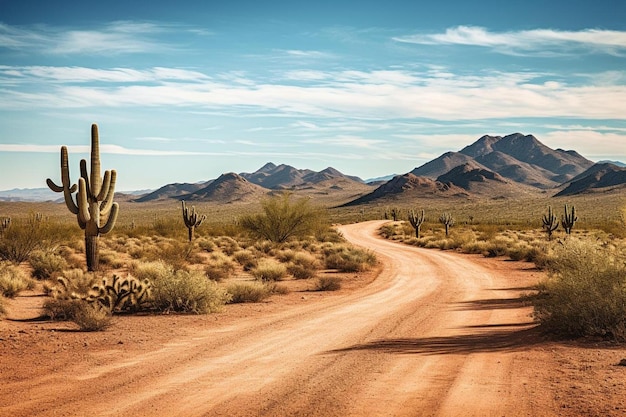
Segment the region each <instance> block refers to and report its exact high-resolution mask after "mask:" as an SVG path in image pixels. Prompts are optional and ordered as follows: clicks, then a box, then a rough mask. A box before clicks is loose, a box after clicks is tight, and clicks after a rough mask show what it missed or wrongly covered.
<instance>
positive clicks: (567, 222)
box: [561, 204, 578, 235]
mask: <svg viewBox="0 0 626 417" xmlns="http://www.w3.org/2000/svg"><path fill="white" fill-rule="evenodd" d="M568 211H569V210H568V207H567V204H566V205H565V214H564V215H562V216H561V226H563V229H565V233H566V234H568V235H569V234H571V233H572V228H573V227H574V223H576V221H577V220H578V217H577V216H576V209H575V208H574V206H572V210H571V211H570V212H569V213H568Z"/></svg>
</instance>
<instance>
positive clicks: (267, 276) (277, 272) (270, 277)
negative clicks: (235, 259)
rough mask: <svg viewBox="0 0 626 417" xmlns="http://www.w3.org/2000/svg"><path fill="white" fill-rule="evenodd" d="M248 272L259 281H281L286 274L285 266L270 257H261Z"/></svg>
mask: <svg viewBox="0 0 626 417" xmlns="http://www.w3.org/2000/svg"><path fill="white" fill-rule="evenodd" d="M250 273H251V274H252V276H253V277H254V278H256V279H258V280H261V281H282V280H283V279H285V277H286V276H287V267H286V266H285V265H283V264H281V263H280V262H277V261H276V260H274V259H272V258H263V259H261V260H260V261H259V263H258V265H257V266H256V267H255V268H253V269H251V270H250Z"/></svg>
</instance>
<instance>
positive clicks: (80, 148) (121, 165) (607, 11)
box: [0, 0, 626, 191]
mask: <svg viewBox="0 0 626 417" xmlns="http://www.w3.org/2000/svg"><path fill="white" fill-rule="evenodd" d="M624 16H626V2H622V1H618V0H612V1H605V0H594V1H582V0H567V1H561V0H552V1H544V0H542V1H536V0H527V1H524V2H517V1H516V2H503V1H501V0H498V1H474V2H468V1H465V0H441V1H428V2H426V1H419V0H412V1H398V0H386V1H368V0H360V1H342V0H334V1H326V0H317V1H306V2H303V1H299V0H291V1H283V0H273V1H271V2H270V1H267V2H263V1H258V0H257V1H248V0H224V1H185V0H179V1H176V2H172V1H158V0H156V1H155V0H151V1H145V0H135V1H128V0H123V1H118V0H109V1H107V2H103V1H90V0H82V1H74V0H67V1H63V0H56V1H55V0H0V190H11V189H14V188H41V187H46V185H45V180H46V178H51V179H52V180H53V181H55V182H56V183H59V182H60V156H59V155H60V147H61V146H62V145H66V146H67V147H68V150H69V155H70V175H71V178H72V182H76V181H77V178H78V175H79V160H80V159H83V158H85V159H87V160H88V159H89V145H90V130H91V124H92V123H97V124H98V126H99V131H100V159H101V163H102V169H103V170H106V169H115V170H116V171H117V174H118V180H117V188H116V189H117V190H118V191H132V190H145V189H155V188H158V187H161V186H163V185H166V184H170V183H175V182H200V181H207V180H210V179H214V178H217V177H218V176H219V175H221V174H222V173H226V172H237V173H241V172H254V171H256V170H257V169H259V168H261V167H262V166H263V165H264V164H265V163H266V162H273V163H275V164H288V165H292V166H294V167H296V168H299V169H305V168H306V169H312V170H316V171H320V170H322V169H324V168H326V167H329V166H331V167H333V168H336V169H338V170H340V171H341V172H343V173H345V174H348V175H356V176H359V177H361V178H362V179H369V178H375V177H379V176H386V175H390V174H403V173H406V172H409V171H411V170H412V169H413V168H415V167H418V166H420V165H422V164H424V163H426V162H428V161H430V160H432V159H434V158H436V157H437V156H439V155H441V154H442V153H444V152H447V151H458V150H460V149H462V148H463V147H464V146H466V145H469V144H471V143H473V142H474V141H476V140H477V139H479V138H480V137H481V136H483V135H486V134H488V135H499V136H505V135H508V134H511V133H516V132H519V133H523V134H532V135H534V136H535V137H537V139H539V140H540V141H541V142H543V143H544V144H546V145H547V146H549V147H551V148H554V149H557V148H561V149H565V150H570V149H573V150H576V151H577V152H579V153H580V154H581V155H583V156H585V157H586V158H588V159H590V160H592V161H600V160H614V161H622V162H626V19H624Z"/></svg>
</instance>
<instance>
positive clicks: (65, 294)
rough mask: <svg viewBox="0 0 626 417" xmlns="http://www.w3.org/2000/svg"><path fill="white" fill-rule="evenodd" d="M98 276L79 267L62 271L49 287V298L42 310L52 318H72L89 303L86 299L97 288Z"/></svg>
mask: <svg viewBox="0 0 626 417" xmlns="http://www.w3.org/2000/svg"><path fill="white" fill-rule="evenodd" d="M98 284H99V278H98V277H97V276H96V274H94V273H92V272H87V273H85V272H83V270H81V269H72V270H69V271H64V272H63V274H62V276H60V277H59V278H57V282H56V284H55V285H54V286H52V287H51V288H50V290H49V291H50V296H51V297H52V298H51V299H49V300H46V301H45V302H44V305H43V311H44V313H45V314H46V315H48V316H49V317H50V318H51V319H52V320H74V318H75V317H76V313H77V312H78V311H79V310H80V309H82V308H84V304H89V302H88V301H87V299H88V298H89V297H90V296H91V295H93V294H94V293H93V291H94V288H97V287H98Z"/></svg>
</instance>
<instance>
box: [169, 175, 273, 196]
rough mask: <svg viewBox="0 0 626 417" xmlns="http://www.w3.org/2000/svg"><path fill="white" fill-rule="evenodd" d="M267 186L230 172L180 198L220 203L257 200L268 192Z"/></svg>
mask: <svg viewBox="0 0 626 417" xmlns="http://www.w3.org/2000/svg"><path fill="white" fill-rule="evenodd" d="M268 191H269V190H268V189H267V188H263V187H261V186H260V185H257V184H253V183H251V182H250V181H248V180H247V179H245V178H244V177H242V176H241V175H239V174H235V173H234V172H229V173H226V174H222V175H220V176H219V177H218V178H217V179H216V180H215V181H211V182H210V183H208V185H207V186H206V187H204V188H201V189H199V190H197V191H194V192H193V193H191V194H188V195H182V196H180V197H179V199H180V200H190V201H213V202H219V203H234V202H243V201H251V200H256V199H258V198H260V197H262V196H264V195H266V194H267V193H268Z"/></svg>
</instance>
